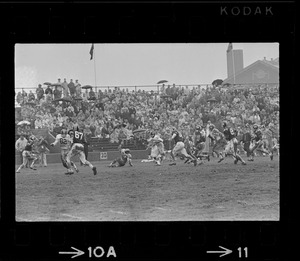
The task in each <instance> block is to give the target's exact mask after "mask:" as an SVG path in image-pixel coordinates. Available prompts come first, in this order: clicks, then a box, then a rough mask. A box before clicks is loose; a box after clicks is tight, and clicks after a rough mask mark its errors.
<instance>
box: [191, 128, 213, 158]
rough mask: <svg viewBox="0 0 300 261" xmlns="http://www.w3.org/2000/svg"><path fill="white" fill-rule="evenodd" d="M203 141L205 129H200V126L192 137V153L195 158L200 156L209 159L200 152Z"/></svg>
mask: <svg viewBox="0 0 300 261" xmlns="http://www.w3.org/2000/svg"><path fill="white" fill-rule="evenodd" d="M211 126H214V125H211ZM205 142H206V132H205V130H204V129H203V128H202V129H201V127H197V128H196V132H195V138H194V146H195V151H194V154H193V155H194V156H195V157H196V158H197V159H198V158H200V160H202V158H207V160H208V161H210V157H209V155H208V154H203V153H202V151H203V150H204V149H205Z"/></svg>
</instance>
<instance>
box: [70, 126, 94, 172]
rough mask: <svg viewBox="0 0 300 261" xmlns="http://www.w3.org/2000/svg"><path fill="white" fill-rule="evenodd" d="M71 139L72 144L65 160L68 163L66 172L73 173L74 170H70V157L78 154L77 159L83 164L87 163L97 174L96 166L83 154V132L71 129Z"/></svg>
mask: <svg viewBox="0 0 300 261" xmlns="http://www.w3.org/2000/svg"><path fill="white" fill-rule="evenodd" d="M71 139H72V140H73V144H72V145H71V149H70V150H69V152H68V153H67V156H66V162H67V165H68V172H67V173H66V174H70V175H71V174H73V173H74V172H73V171H72V168H71V166H72V161H71V158H72V157H74V156H76V155H79V159H80V161H81V162H82V163H83V164H84V165H88V166H89V167H90V168H91V169H92V170H93V173H94V175H96V174H97V169H96V167H94V166H93V165H92V163H90V162H89V161H87V160H86V157H85V154H84V146H83V142H84V136H83V132H80V131H79V129H78V128H77V130H72V134H71Z"/></svg>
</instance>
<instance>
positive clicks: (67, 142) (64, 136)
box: [50, 129, 79, 172]
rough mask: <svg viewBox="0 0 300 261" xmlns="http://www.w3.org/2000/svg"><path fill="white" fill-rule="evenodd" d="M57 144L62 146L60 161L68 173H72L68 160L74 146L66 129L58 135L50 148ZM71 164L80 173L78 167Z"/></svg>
mask: <svg viewBox="0 0 300 261" xmlns="http://www.w3.org/2000/svg"><path fill="white" fill-rule="evenodd" d="M56 144H59V146H60V159H61V162H62V165H63V166H64V167H65V168H66V169H67V171H68V172H72V169H71V168H70V167H69V165H68V164H67V159H66V158H67V154H68V152H69V150H70V147H71V144H72V138H71V136H70V135H69V134H68V132H67V130H66V129H62V130H61V133H60V134H57V135H56V137H55V141H54V142H53V143H51V144H50V146H52V147H54V146H55V145H56ZM70 164H71V166H72V167H73V168H74V169H75V171H76V172H79V170H78V168H77V167H76V165H75V163H74V162H73V161H72V162H70Z"/></svg>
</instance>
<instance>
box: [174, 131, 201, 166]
mask: <svg viewBox="0 0 300 261" xmlns="http://www.w3.org/2000/svg"><path fill="white" fill-rule="evenodd" d="M171 140H174V141H175V147H174V148H173V150H172V152H171V156H172V160H173V162H171V163H170V164H169V165H170V166H172V165H176V162H175V157H176V156H177V155H180V156H184V157H185V158H187V159H190V160H191V161H192V162H193V163H194V166H197V159H196V158H195V157H194V156H191V155H189V154H188V153H187V151H186V149H185V146H184V143H183V137H182V135H181V133H180V132H178V131H177V130H176V128H175V127H173V132H172V137H171Z"/></svg>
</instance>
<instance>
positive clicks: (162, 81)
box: [157, 80, 168, 84]
mask: <svg viewBox="0 0 300 261" xmlns="http://www.w3.org/2000/svg"><path fill="white" fill-rule="evenodd" d="M165 82H168V81H166V80H161V81H159V82H158V83H157V84H161V83H165Z"/></svg>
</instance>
